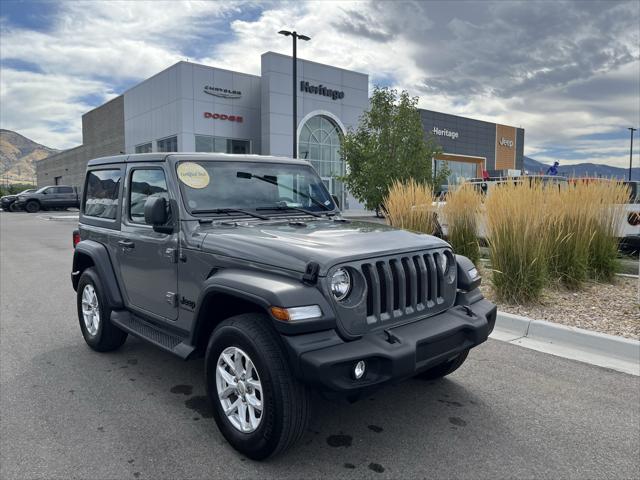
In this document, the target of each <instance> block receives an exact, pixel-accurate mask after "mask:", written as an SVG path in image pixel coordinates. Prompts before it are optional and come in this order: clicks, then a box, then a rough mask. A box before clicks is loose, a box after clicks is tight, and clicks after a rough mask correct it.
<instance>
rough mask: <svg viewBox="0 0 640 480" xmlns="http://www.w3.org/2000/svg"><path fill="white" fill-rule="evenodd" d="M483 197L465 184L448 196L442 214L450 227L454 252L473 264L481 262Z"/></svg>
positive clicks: (449, 234)
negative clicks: (479, 235) (479, 230)
mask: <svg viewBox="0 0 640 480" xmlns="http://www.w3.org/2000/svg"><path fill="white" fill-rule="evenodd" d="M481 206H482V195H481V194H480V193H479V192H478V191H477V190H476V189H475V188H474V187H473V185H470V184H468V183H463V184H462V185H460V186H459V187H457V188H456V189H455V190H453V191H450V192H449V193H448V194H447V201H446V203H445V204H444V206H443V207H442V214H443V216H444V219H445V221H446V223H447V225H448V233H447V239H448V241H449V243H450V244H451V246H452V247H453V250H454V252H456V253H459V254H460V255H464V256H465V257H467V258H469V259H470V260H471V261H472V262H473V263H476V264H477V263H478V261H479V260H480V246H479V244H478V216H479V214H480V207H481Z"/></svg>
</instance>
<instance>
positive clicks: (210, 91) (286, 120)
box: [123, 52, 369, 208]
mask: <svg viewBox="0 0 640 480" xmlns="http://www.w3.org/2000/svg"><path fill="white" fill-rule="evenodd" d="M297 67H298V73H297V77H298V81H297V85H296V95H297V112H298V116H297V117H298V118H297V123H296V125H297V135H298V157H299V158H305V159H308V160H309V161H311V163H312V164H313V165H314V167H315V168H316V170H317V171H318V173H319V174H320V176H321V177H322V179H323V181H324V182H325V184H326V185H327V187H328V188H329V190H330V191H331V193H333V194H336V195H337V196H338V197H339V198H340V199H341V202H342V203H343V205H344V206H345V207H346V208H354V207H355V208H358V207H359V204H357V202H356V201H355V199H353V198H347V197H350V196H348V195H347V194H346V193H345V191H344V188H343V187H342V184H341V182H340V181H339V180H338V179H337V177H339V176H340V175H344V173H345V162H344V161H343V160H342V159H341V157H340V139H341V136H342V134H344V133H345V132H346V131H347V129H348V128H350V127H354V128H355V127H356V126H357V124H358V120H359V118H360V116H361V115H362V113H363V112H364V111H365V110H366V109H367V108H368V105H369V97H368V87H369V78H368V75H366V74H363V73H358V72H353V71H349V70H344V69H341V68H337V67H333V66H329V65H322V64H319V63H315V62H310V61H307V60H300V59H299V60H298V65H297ZM292 73H293V72H292V59H291V57H287V56H285V55H280V54H277V53H273V52H267V53H265V54H263V55H262V58H261V76H255V75H248V74H245V73H239V72H232V71H229V70H223V69H220V68H214V67H209V66H206V65H198V64H194V63H188V62H179V63H177V64H175V65H173V66H171V67H169V68H168V69H166V70H164V71H162V72H160V73H158V74H157V75H154V76H153V77H151V78H149V79H147V80H145V81H143V82H142V83H140V84H138V85H136V86H135V87H133V88H131V89H130V90H127V91H126V92H125V93H124V95H123V96H124V139H125V153H143V152H158V151H177V152H226V153H254V154H262V155H281V156H291V155H292V149H293V76H292Z"/></svg>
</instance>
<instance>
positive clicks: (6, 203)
mask: <svg viewBox="0 0 640 480" xmlns="http://www.w3.org/2000/svg"><path fill="white" fill-rule="evenodd" d="M35 191H36V189H35V188H28V189H26V190H23V191H22V192H20V193H16V194H15V195H5V196H4V197H0V207H2V210H4V211H5V212H15V211H16V210H15V207H14V204H15V202H16V200H17V198H18V195H24V194H27V193H33V192H35Z"/></svg>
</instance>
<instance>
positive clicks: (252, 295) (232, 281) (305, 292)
mask: <svg viewBox="0 0 640 480" xmlns="http://www.w3.org/2000/svg"><path fill="white" fill-rule="evenodd" d="M215 294H224V295H228V296H233V297H237V298H238V299H239V300H243V301H247V302H250V303H253V304H254V305H257V306H258V307H260V308H262V309H263V310H265V312H267V313H268V314H269V307H272V306H274V307H298V306H307V305H318V306H320V309H321V310H322V317H321V318H320V319H314V320H313V321H309V322H300V323H298V324H296V323H289V322H284V321H280V320H276V319H275V318H273V317H272V316H271V315H270V314H269V316H270V317H271V319H272V321H273V324H274V326H275V328H276V330H277V331H278V332H280V333H282V334H297V333H304V332H307V331H317V330H326V329H330V328H334V327H335V325H336V321H335V314H334V311H333V308H332V307H331V305H330V304H329V302H328V301H327V300H326V299H325V297H324V296H323V295H322V293H321V292H320V290H319V289H318V288H317V287H316V286H309V285H305V284H303V283H302V281H301V280H297V279H294V278H289V277H285V276H284V275H277V274H273V273H265V272H256V271H248V270H239V269H225V270H220V271H218V272H217V273H215V274H214V275H212V276H210V277H209V278H208V279H207V280H205V282H204V284H203V286H202V290H201V291H200V295H199V297H198V302H197V305H196V309H195V312H194V318H195V319H196V320H195V325H194V328H193V329H192V337H191V343H192V344H193V345H195V344H196V342H197V341H198V340H199V338H198V337H199V336H200V333H201V332H202V331H203V330H205V329H204V328H203V326H204V324H205V323H206V322H207V312H203V311H202V306H203V305H204V304H205V303H206V298H207V297H208V296H209V295H215Z"/></svg>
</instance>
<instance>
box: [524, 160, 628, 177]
mask: <svg viewBox="0 0 640 480" xmlns="http://www.w3.org/2000/svg"><path fill="white" fill-rule="evenodd" d="M549 167H550V165H547V164H546V163H542V162H539V161H537V160H534V159H533V158H531V157H526V156H525V157H524V169H525V170H527V171H528V172H529V173H545V172H546V171H547V168H549ZM558 173H559V174H560V175H563V176H565V177H587V176H588V177H604V178H618V179H620V180H627V179H628V178H629V169H628V168H619V167H611V166H609V165H602V164H599V163H577V164H575V165H562V164H560V167H558ZM631 178H632V179H633V180H640V168H638V167H634V168H633V169H631Z"/></svg>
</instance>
